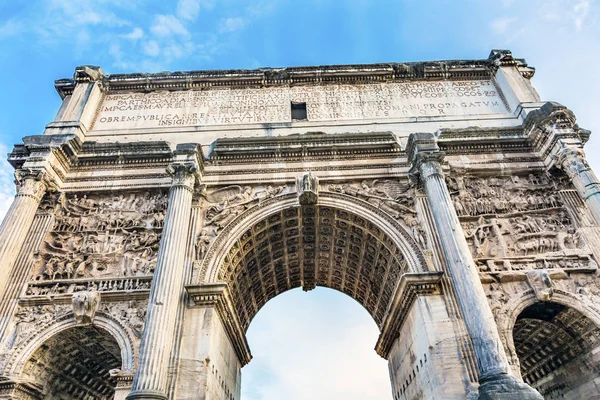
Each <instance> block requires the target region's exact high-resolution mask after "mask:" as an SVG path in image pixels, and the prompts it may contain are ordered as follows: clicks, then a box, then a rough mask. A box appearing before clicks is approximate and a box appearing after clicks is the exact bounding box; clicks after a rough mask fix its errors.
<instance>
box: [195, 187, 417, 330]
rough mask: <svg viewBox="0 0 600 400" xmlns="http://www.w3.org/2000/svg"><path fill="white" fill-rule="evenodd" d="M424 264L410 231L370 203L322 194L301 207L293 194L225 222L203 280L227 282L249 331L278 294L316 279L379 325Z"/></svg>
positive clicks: (207, 259) (205, 265)
mask: <svg viewBox="0 0 600 400" xmlns="http://www.w3.org/2000/svg"><path fill="white" fill-rule="evenodd" d="M359 237H360V238H363V239H366V240H359ZM353 241H354V244H355V245H356V246H354V247H353ZM359 242H360V243H359ZM328 254H329V256H327V255H328ZM365 263H366V264H367V265H370V266H371V267H372V272H373V274H372V275H370V273H371V269H370V268H365V269H364V270H361V266H360V265H362V264H365ZM353 267H354V268H353ZM357 270H360V273H359V274H358V275H357V274H356V273H354V272H355V271H357ZM426 270H427V264H426V262H425V258H424V256H423V254H422V253H421V251H420V249H419V247H418V245H417V244H416V242H415V241H414V240H413V239H412V237H411V236H410V235H409V234H408V232H407V231H406V230H405V229H404V228H403V227H402V226H401V225H400V224H399V223H398V221H397V220H395V219H394V218H392V217H390V216H389V215H388V214H386V213H384V212H382V211H381V210H379V209H377V208H376V207H373V206H372V205H370V204H369V203H367V202H364V201H362V200H360V199H356V198H353V197H351V196H347V195H344V194H339V193H331V192H324V193H320V194H319V200H318V204H316V205H309V206H306V205H304V206H302V205H300V204H299V202H298V197H297V194H296V193H291V194H287V195H282V196H279V197H277V198H274V199H271V200H269V201H265V202H264V203H263V204H259V205H258V206H256V207H253V208H251V209H249V210H247V211H246V212H244V213H243V214H241V215H240V216H238V217H237V218H236V219H235V220H233V221H232V222H231V223H230V224H229V225H228V226H227V227H225V228H224V229H223V231H222V232H221V233H220V235H219V236H218V237H217V238H216V239H215V241H214V242H213V243H212V245H211V247H210V248H209V249H208V252H207V255H206V257H205V259H204V261H203V264H202V268H201V271H203V272H201V274H200V279H201V280H203V281H204V282H203V283H215V282H226V283H228V284H229V286H230V287H229V289H230V291H231V294H232V299H233V302H234V303H235V305H234V307H235V308H236V311H237V313H238V317H239V318H240V323H241V325H242V328H243V329H244V330H245V329H247V327H248V326H249V324H250V322H251V320H252V318H253V316H254V315H256V313H257V312H258V310H259V309H260V308H261V307H262V306H263V305H264V304H265V303H266V302H267V301H268V300H269V299H271V298H273V297H275V296H276V295H277V294H279V293H282V292H283V291H286V290H289V289H292V288H296V287H300V286H302V287H303V288H304V289H305V290H310V289H312V288H314V287H315V286H317V285H319V286H325V287H330V288H333V289H336V290H339V291H341V292H342V293H345V294H347V295H349V296H350V297H352V298H354V299H355V300H357V301H358V302H359V303H360V304H361V305H362V306H363V307H365V308H366V309H367V311H368V312H369V313H370V314H371V316H372V317H373V318H374V320H375V321H376V323H377V325H378V326H379V327H380V328H381V325H382V323H383V319H384V318H385V315H386V313H387V311H388V307H389V305H390V303H391V300H392V297H393V294H394V291H395V289H396V287H397V285H398V283H399V281H400V277H401V276H402V275H403V274H404V273H406V272H423V271H426ZM259 271H260V273H259ZM367 272H368V273H369V274H367ZM251 276H255V277H260V278H258V279H260V280H261V281H260V282H257V281H254V280H255V278H250V277H251ZM250 280H253V282H251V281H250ZM282 282H283V284H282Z"/></svg>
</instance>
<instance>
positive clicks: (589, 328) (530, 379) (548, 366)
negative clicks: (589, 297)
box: [513, 302, 600, 399]
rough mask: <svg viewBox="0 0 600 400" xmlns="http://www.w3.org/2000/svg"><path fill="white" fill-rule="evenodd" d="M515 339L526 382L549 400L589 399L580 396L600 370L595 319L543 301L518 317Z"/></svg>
mask: <svg viewBox="0 0 600 400" xmlns="http://www.w3.org/2000/svg"><path fill="white" fill-rule="evenodd" d="M513 338H514V344H515V350H516V352H517V355H518V356H519V361H520V364H521V374H522V376H523V380H524V381H525V382H527V383H528V384H530V385H532V386H534V387H536V388H537V389H538V390H539V391H540V393H542V395H544V396H545V398H547V399H561V398H563V397H564V396H566V394H567V393H570V392H571V393H572V394H575V395H576V397H577V398H589V397H586V396H584V395H583V393H584V392H581V393H580V394H581V396H579V395H577V394H576V393H577V391H578V390H584V389H585V388H583V389H582V385H583V386H585V385H586V384H587V383H588V382H587V381H591V380H593V379H594V377H596V376H597V370H598V369H599V368H600V362H599V361H600V360H595V359H594V357H591V355H592V351H593V350H594V349H597V350H600V327H598V326H597V325H596V324H595V323H594V322H593V321H592V320H591V319H589V318H587V317H586V316H584V315H583V314H582V313H580V312H579V311H577V310H575V309H573V308H570V307H567V306H565V305H562V304H558V303H553V302H539V303H535V304H533V305H531V306H529V307H527V308H526V309H525V310H523V311H522V312H521V314H520V315H519V316H518V318H517V321H516V322H515V326H514V329H513ZM597 352H598V351H596V352H595V353H597ZM590 374H591V375H590ZM590 376H591V379H590ZM574 391H575V392H574ZM576 397H569V398H576Z"/></svg>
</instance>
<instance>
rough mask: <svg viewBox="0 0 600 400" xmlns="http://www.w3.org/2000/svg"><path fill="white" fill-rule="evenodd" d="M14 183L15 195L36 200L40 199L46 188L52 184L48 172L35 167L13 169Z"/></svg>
mask: <svg viewBox="0 0 600 400" xmlns="http://www.w3.org/2000/svg"><path fill="white" fill-rule="evenodd" d="M15 184H16V185H17V196H28V197H31V198H33V199H35V200H36V201H38V202H39V201H41V200H42V197H43V196H44V194H45V193H46V191H47V190H48V189H53V188H54V185H53V182H52V181H51V179H50V178H49V175H48V173H46V172H45V171H43V170H36V169H19V170H17V171H15Z"/></svg>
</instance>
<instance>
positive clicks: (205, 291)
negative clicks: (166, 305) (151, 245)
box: [185, 282, 252, 367]
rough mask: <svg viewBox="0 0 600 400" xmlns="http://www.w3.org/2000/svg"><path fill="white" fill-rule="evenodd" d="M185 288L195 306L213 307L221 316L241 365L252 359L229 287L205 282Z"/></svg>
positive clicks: (219, 283) (224, 284)
mask: <svg viewBox="0 0 600 400" xmlns="http://www.w3.org/2000/svg"><path fill="white" fill-rule="evenodd" d="M185 290H186V291H187V293H188V295H189V296H190V298H191V300H192V302H193V306H195V307H214V308H215V309H216V311H217V313H218V314H219V317H220V318H221V321H222V323H223V326H224V327H225V332H226V333H227V336H228V337H229V340H231V344H232V345H233V348H234V350H235V352H236V354H237V356H238V359H239V361H240V363H241V365H242V367H243V366H244V365H246V364H248V363H249V362H250V360H252V354H251V353H250V347H249V346H248V342H247V340H246V333H245V332H244V330H243V329H242V326H241V324H240V322H239V319H238V317H237V313H236V311H235V308H234V307H233V303H232V301H231V295H230V293H229V287H228V286H227V284H226V283H223V282H217V283H207V284H203V285H186V287H185Z"/></svg>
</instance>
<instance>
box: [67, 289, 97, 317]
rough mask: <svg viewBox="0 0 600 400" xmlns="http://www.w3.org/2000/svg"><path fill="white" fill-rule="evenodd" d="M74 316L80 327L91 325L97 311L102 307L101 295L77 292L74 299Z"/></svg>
mask: <svg viewBox="0 0 600 400" xmlns="http://www.w3.org/2000/svg"><path fill="white" fill-rule="evenodd" d="M72 304H73V314H75V321H77V323H78V324H80V325H89V324H91V323H92V322H93V320H94V316H95V315H96V311H97V310H98V307H99V306H100V293H98V292H77V293H74V294H73V297H72Z"/></svg>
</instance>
